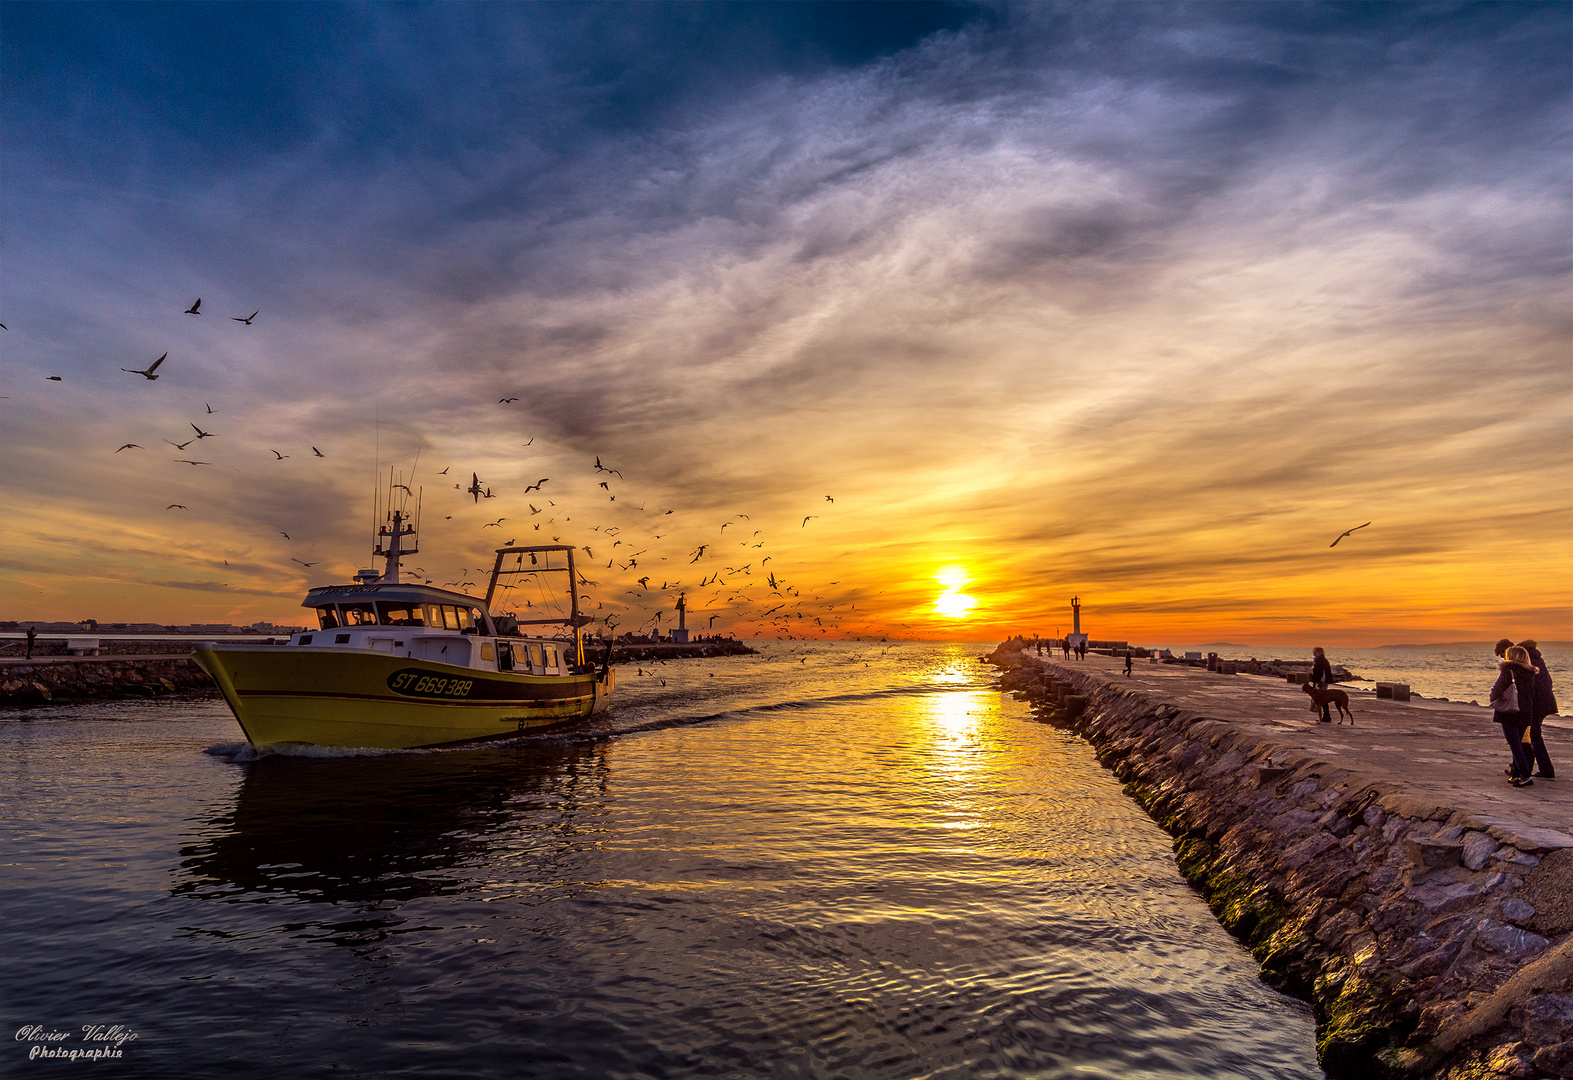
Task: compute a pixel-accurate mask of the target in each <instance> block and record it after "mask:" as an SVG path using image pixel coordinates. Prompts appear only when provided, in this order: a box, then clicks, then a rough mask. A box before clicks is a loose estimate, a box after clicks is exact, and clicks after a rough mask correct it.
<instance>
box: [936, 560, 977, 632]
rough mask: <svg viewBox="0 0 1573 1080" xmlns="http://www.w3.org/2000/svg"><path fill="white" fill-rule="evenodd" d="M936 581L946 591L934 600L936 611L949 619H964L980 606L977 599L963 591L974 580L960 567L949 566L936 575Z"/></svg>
mask: <svg viewBox="0 0 1573 1080" xmlns="http://www.w3.org/2000/svg"><path fill="white" fill-rule="evenodd" d="M934 580H935V581H938V582H939V583H940V584H941V585H943V586H945V591H944V592H942V593H940V594H939V595H938V596H937V597H935V598H934V610H935V611H937V612H938V613H939V614H941V615H943V616H945V617H946V618H947V619H964V618H966V617H967V613H968V612H970V611H971V610H972V609H973V608H975V607H977V606H978V601H977V599H976V598H975V597H971V596H968V595H967V594H966V593H964V592H962V591H961V587H962V586H963V585H965V584H966V583H967V582H968V581H971V580H972V575H971V574H969V573H967V571H966V570H965V569H964V568H963V567H960V566H947V567H945V568H944V569H943V570H940V571H939V572H938V573H936V574H935V575H934Z"/></svg>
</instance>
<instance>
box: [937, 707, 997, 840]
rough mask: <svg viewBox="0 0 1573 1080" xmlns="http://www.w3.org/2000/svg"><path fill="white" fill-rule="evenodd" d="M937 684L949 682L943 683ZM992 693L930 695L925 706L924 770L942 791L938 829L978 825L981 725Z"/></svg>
mask: <svg viewBox="0 0 1573 1080" xmlns="http://www.w3.org/2000/svg"><path fill="white" fill-rule="evenodd" d="M942 681H950V680H948V679H944V678H943V676H942ZM993 697H994V695H993V694H991V693H988V692H984V691H971V692H965V691H959V690H958V691H952V692H950V693H943V694H931V695H929V697H928V698H927V700H926V702H925V709H926V714H925V716H924V719H925V720H926V721H927V725H928V743H929V770H930V772H931V774H932V775H933V777H934V779H935V780H936V781H937V786H938V787H939V788H940V791H941V792H942V802H941V804H940V807H941V813H940V820H938V821H937V822H935V824H936V825H937V826H938V827H940V828H942V829H976V828H979V827H981V826H982V825H983V824H984V821H983V820H982V818H981V816H980V812H981V811H983V810H985V809H986V805H985V804H983V803H980V800H979V795H980V794H981V791H980V790H979V788H980V786H987V785H986V783H985V781H986V779H987V778H986V777H985V775H984V771H985V769H986V767H987V765H988V758H989V754H988V753H987V746H986V740H985V737H984V735H983V731H982V722H983V720H984V719H985V718H986V717H987V716H988V715H989V713H990V711H991V710H992V708H993Z"/></svg>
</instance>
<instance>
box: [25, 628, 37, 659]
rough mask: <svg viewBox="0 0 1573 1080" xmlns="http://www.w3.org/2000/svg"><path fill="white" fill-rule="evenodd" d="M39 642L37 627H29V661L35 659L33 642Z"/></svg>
mask: <svg viewBox="0 0 1573 1080" xmlns="http://www.w3.org/2000/svg"><path fill="white" fill-rule="evenodd" d="M37 640H38V628H37V627H36V626H29V627H28V628H27V658H28V659H29V660H31V659H32V658H33V642H35V641H37Z"/></svg>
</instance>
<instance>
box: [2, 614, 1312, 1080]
mask: <svg viewBox="0 0 1573 1080" xmlns="http://www.w3.org/2000/svg"><path fill="white" fill-rule="evenodd" d="M794 647H796V648H797V650H798V651H793V649H794ZM985 651H987V647H985V646H976V645H973V646H930V645H922V646H916V645H902V646H895V647H891V648H883V647H881V646H865V645H858V644H847V645H814V646H811V647H805V646H800V645H796V643H785V644H777V645H773V646H771V647H770V648H769V649H768V650H767V651H766V653H765V655H763V656H761V657H757V658H731V659H718V660H705V661H682V662H672V663H670V664H666V665H660V664H658V665H655V667H654V668H653V669H651V668H649V667H646V668H644V669H643V670H645V671H647V672H649V671H652V670H653V672H654V674H648V675H644V676H641V675H638V674H636V671H637V670H638V669H637V668H636V667H635V666H633V665H630V666H628V667H625V668H623V669H620V679H621V685H620V687H619V694H620V697H621V703H620V704H619V705H618V706H617V707H616V708H615V710H614V712H613V714H612V715H611V716H610V717H609V718H608V719H607V720H606V721H605V722H604V723H601V724H600V725H599V726H598V727H597V728H596V729H594V730H591V731H580V732H576V733H567V734H557V735H554V736H551V737H537V738H535V739H532V740H528V741H516V742H512V743H508V744H498V745H494V746H488V747H482V748H470V749H462V750H444V751H428V752H414V753H389V754H378V755H362V756H349V755H346V756H338V757H280V756H268V757H263V758H261V759H260V760H246V758H247V757H248V755H247V754H246V753H244V752H243V748H242V746H241V744H238V743H236V742H235V740H236V739H237V738H238V729H237V728H236V727H235V725H234V723H233V721H232V720H231V719H230V718H229V716H228V713H227V710H225V709H224V707H223V705H222V703H221V702H218V701H217V700H213V701H207V700H187V701H184V702H138V703H119V704H112V705H96V706H90V707H89V706H84V707H79V708H73V707H58V708H53V709H46V710H38V711H34V712H30V713H26V714H14V713H13V714H7V715H4V716H0V860H3V863H4V873H3V875H0V888H3V896H4V914H5V918H4V920H3V922H0V987H3V992H4V998H3V1006H0V1012H3V1017H4V1021H5V1023H6V1024H7V1025H8V1026H7V1027H6V1028H5V1030H6V1031H7V1032H8V1033H14V1032H15V1031H16V1030H17V1029H18V1028H20V1027H22V1026H24V1025H32V1024H40V1025H43V1026H44V1028H45V1029H46V1030H56V1031H65V1032H68V1033H70V1034H71V1036H72V1039H73V1040H76V1039H77V1038H78V1037H79V1034H80V1028H81V1027H82V1025H89V1024H100V1025H115V1024H119V1025H123V1027H124V1029H126V1030H130V1031H135V1032H136V1035H137V1037H136V1039H135V1041H131V1042H128V1043H126V1044H124V1045H123V1046H122V1048H121V1052H122V1057H121V1059H120V1060H118V1061H115V1062H112V1063H111V1062H101V1063H95V1064H93V1065H92V1068H93V1069H94V1070H97V1071H99V1072H102V1073H107V1072H110V1071H111V1070H112V1071H113V1072H114V1073H115V1074H116V1075H139V1076H177V1075H179V1076H193V1075H195V1076H204V1075H218V1074H220V1073H221V1072H222V1073H223V1074H225V1075H237V1076H248V1077H250V1076H255V1077H276V1076H281V1075H291V1076H329V1075H332V1076H354V1075H366V1076H400V1077H428V1076H432V1077H438V1076H441V1077H450V1076H461V1075H463V1076H488V1077H489V1076H509V1077H514V1076H526V1077H629V1078H633V1077H688V1076H715V1077H849V1078H862V1077H891V1078H918V1077H923V1078H930V1077H932V1078H940V1077H954V1078H968V1080H972V1078H986V1077H1071V1076H1074V1077H1077V1078H1088V1077H1110V1078H1121V1080H1128V1078H1135V1077H1209V1078H1211V1077H1262V1078H1275V1080H1276V1078H1285V1077H1289V1078H1293V1077H1319V1076H1321V1075H1322V1073H1321V1071H1320V1069H1319V1068H1317V1066H1316V1064H1315V1053H1314V1049H1313V1043H1312V1024H1311V1019H1310V1016H1309V1014H1308V1012H1307V1010H1306V1009H1305V1007H1304V1006H1302V1005H1300V1004H1298V1003H1296V1002H1292V1001H1289V1000H1287V999H1284V998H1282V997H1279V996H1278V995H1276V994H1275V993H1273V992H1272V991H1271V990H1269V989H1267V988H1266V987H1265V986H1263V985H1262V984H1261V983H1260V982H1258V981H1257V979H1256V975H1255V965H1254V963H1253V962H1252V961H1251V959H1250V957H1249V956H1248V955H1247V954H1246V953H1245V952H1244V951H1243V950H1242V949H1241V948H1240V947H1239V946H1238V945H1237V944H1236V943H1235V942H1234V941H1233V940H1232V939H1230V938H1229V937H1228V936H1227V935H1226V934H1225V933H1224V932H1223V931H1222V930H1221V929H1219V927H1218V926H1217V924H1216V923H1215V922H1214V920H1213V918H1212V916H1211V914H1210V913H1209V912H1208V910H1207V909H1206V907H1205V906H1204V905H1203V904H1202V903H1201V902H1200V901H1199V900H1198V899H1197V898H1196V896H1195V895H1194V894H1193V893H1192V892H1191V890H1190V889H1189V888H1188V887H1187V886H1186V885H1185V884H1184V882H1183V881H1182V880H1181V879H1180V877H1179V876H1178V874H1177V872H1176V870H1175V868H1174V862H1173V858H1172V856H1171V854H1170V846H1169V839H1168V838H1167V837H1166V836H1165V835H1163V834H1162V833H1161V832H1160V831H1159V830H1158V829H1157V828H1156V826H1154V825H1153V824H1152V823H1151V822H1150V821H1149V820H1148V819H1147V818H1146V817H1145V816H1144V815H1143V814H1141V812H1140V811H1139V810H1137V809H1136V808H1135V807H1134V806H1133V805H1132V804H1131V803H1130V802H1129V800H1127V799H1126V798H1124V797H1123V796H1122V795H1121V793H1120V790H1119V786H1118V784H1117V783H1116V782H1115V781H1114V780H1113V779H1112V777H1110V776H1109V774H1107V773H1105V772H1104V771H1103V770H1102V769H1101V768H1100V767H1099V766H1098V765H1097V763H1096V762H1095V761H1094V760H1093V758H1092V755H1091V753H1090V751H1089V749H1088V747H1087V746H1086V745H1084V744H1083V743H1081V742H1080V741H1079V740H1077V739H1075V738H1074V737H1070V736H1066V735H1063V734H1061V733H1059V732H1056V731H1054V730H1053V729H1052V728H1048V727H1045V726H1041V725H1039V724H1035V723H1033V722H1031V721H1030V719H1029V718H1028V716H1027V714H1026V711H1025V708H1024V707H1023V706H1020V705H1018V704H1016V703H1014V702H1012V701H1010V700H1009V699H1006V698H1002V697H1000V696H999V695H998V694H996V693H994V692H992V691H990V690H989V689H988V684H989V680H990V671H991V669H988V668H985V667H983V666H982V665H980V664H978V663H977V662H976V660H975V657H976V655H977V654H979V653H982V652H985ZM663 680H664V681H665V685H664V686H663V685H662V681H663ZM67 1045H70V1046H76V1047H80V1046H82V1045H83V1044H82V1043H80V1042H75V1041H73V1042H71V1043H68V1044H67ZM84 1068H86V1066H84V1065H83V1064H82V1063H80V1062H79V1063H75V1064H67V1063H63V1062H62V1063H56V1062H43V1061H34V1062H32V1064H31V1065H29V1064H27V1045H26V1044H25V1043H23V1042H18V1041H16V1040H15V1039H10V1040H8V1041H7V1042H6V1043H5V1045H4V1047H3V1048H0V1071H4V1072H6V1073H8V1074H9V1075H19V1076H20V1075H32V1073H31V1072H30V1071H24V1070H42V1069H50V1070H51V1071H52V1072H62V1071H66V1070H82V1069H84Z"/></svg>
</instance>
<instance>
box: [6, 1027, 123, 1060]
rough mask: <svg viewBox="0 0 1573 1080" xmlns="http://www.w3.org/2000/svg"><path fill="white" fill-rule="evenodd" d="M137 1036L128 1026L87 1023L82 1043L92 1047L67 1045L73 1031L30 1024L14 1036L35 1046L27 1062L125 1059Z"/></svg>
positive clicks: (29, 1052) (32, 1046)
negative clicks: (125, 1052)
mask: <svg viewBox="0 0 1573 1080" xmlns="http://www.w3.org/2000/svg"><path fill="white" fill-rule="evenodd" d="M136 1037H137V1033H136V1032H134V1031H132V1030H131V1029H130V1028H128V1027H126V1026H125V1025H124V1024H112V1025H109V1026H107V1027H106V1026H105V1025H103V1024H83V1025H82V1037H81V1038H80V1039H78V1040H76V1041H77V1042H79V1043H89V1044H92V1045H89V1046H63V1045H61V1044H62V1043H65V1042H66V1041H68V1040H69V1039H70V1038H71V1033H70V1032H69V1031H53V1030H50V1029H48V1028H45V1027H44V1025H43V1024H28V1025H26V1026H24V1027H19V1028H17V1029H16V1034H15V1035H14V1036H12V1038H14V1039H15V1041H17V1042H19V1043H32V1045H31V1046H29V1047H28V1049H27V1060H28V1061H32V1060H33V1059H34V1058H67V1059H69V1060H71V1061H77V1060H87V1061H106V1060H111V1059H114V1058H118V1057H120V1056H121V1053H122V1052H123V1051H122V1049H121V1048H122V1047H123V1046H125V1044H126V1043H128V1042H132V1041H134V1040H135V1039H136Z"/></svg>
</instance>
